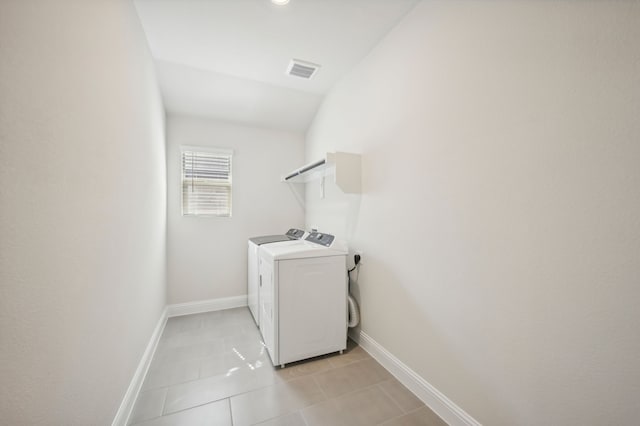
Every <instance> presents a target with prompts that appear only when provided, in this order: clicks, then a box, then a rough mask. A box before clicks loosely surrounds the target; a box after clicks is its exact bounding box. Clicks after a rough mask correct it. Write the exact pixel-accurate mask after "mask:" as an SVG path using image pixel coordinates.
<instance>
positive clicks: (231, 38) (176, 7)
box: [135, 0, 417, 131]
mask: <svg viewBox="0 0 640 426" xmlns="http://www.w3.org/2000/svg"><path fill="white" fill-rule="evenodd" d="M415 3H417V0H291V1H290V3H289V4H287V5H285V6H277V5H274V4H272V3H271V2H270V0H135V4H136V7H137V9H138V14H139V16H140V19H141V21H142V25H143V27H144V30H145V33H146V35H147V39H148V41H149V45H150V47H151V52H152V54H153V56H154V58H155V59H156V65H157V71H158V79H159V82H160V88H161V91H162V94H163V98H164V102H165V107H166V108H167V111H168V112H169V113H177V114H189V115H196V116H205V117H212V118H218V119H223V120H228V121H234V122H240V123H245V124H251V125H258V126H263V127H272V128H280V129H288V130H293V131H305V130H306V129H307V128H308V126H309V124H310V123H311V120H312V119H313V116H314V114H315V112H316V110H317V108H318V106H319V104H320V102H321V101H322V97H323V96H324V94H325V93H326V92H327V91H328V90H329V89H330V88H331V87H332V86H333V85H334V84H335V83H336V82H337V81H338V80H339V79H340V77H342V76H343V75H344V74H345V73H346V72H348V71H349V70H351V69H352V68H353V67H354V66H355V65H356V64H357V63H358V62H359V61H360V60H361V59H362V58H363V57H364V56H366V55H367V53H368V52H369V51H370V50H371V49H372V48H373V47H374V46H375V45H376V44H377V43H378V42H379V41H380V40H381V39H382V38H383V37H384V36H385V35H386V34H387V33H388V32H389V30H391V28H393V27H394V26H395V25H396V23H397V22H398V21H399V20H400V19H401V18H402V17H403V16H404V15H405V14H406V13H407V12H408V11H409V10H410V9H411V8H412V7H413V6H414V5H415ZM293 58H296V59H301V60H304V61H308V62H313V63H316V64H320V65H321V68H320V70H319V71H318V72H317V73H316V75H315V76H314V77H313V78H312V79H311V80H304V79H300V78H297V77H292V76H288V75H286V69H287V66H288V65H289V62H290V60H291V59H293Z"/></svg>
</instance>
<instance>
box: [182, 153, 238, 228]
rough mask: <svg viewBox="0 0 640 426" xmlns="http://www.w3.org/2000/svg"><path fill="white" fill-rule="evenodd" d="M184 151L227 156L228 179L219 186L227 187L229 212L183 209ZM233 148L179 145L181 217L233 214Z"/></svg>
mask: <svg viewBox="0 0 640 426" xmlns="http://www.w3.org/2000/svg"><path fill="white" fill-rule="evenodd" d="M185 152H194V153H206V154H214V155H215V154H219V155H221V156H228V157H229V180H228V182H225V183H224V184H221V185H220V186H227V187H229V204H228V207H229V213H228V214H215V213H187V212H185V209H184V192H183V187H184V181H183V178H184V170H183V157H184V153H185ZM233 157H234V152H233V149H229V148H217V147H209V146H196V145H180V155H179V159H178V161H179V163H180V164H179V169H178V170H179V173H180V182H179V184H180V215H181V217H195V218H198V217H202V218H231V217H232V216H233Z"/></svg>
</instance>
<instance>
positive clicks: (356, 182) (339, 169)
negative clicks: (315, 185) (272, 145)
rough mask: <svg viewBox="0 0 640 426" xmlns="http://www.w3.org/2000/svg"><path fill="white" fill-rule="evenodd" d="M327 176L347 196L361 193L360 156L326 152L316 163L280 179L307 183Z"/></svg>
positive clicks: (306, 165)
mask: <svg viewBox="0 0 640 426" xmlns="http://www.w3.org/2000/svg"><path fill="white" fill-rule="evenodd" d="M327 176H333V177H334V182H335V184H336V185H337V186H338V187H339V188H340V189H341V190H342V192H345V193H347V194H357V193H360V191H361V165H360V154H350V153H347V152H328V153H327V154H326V156H325V157H324V158H323V159H321V160H318V161H314V162H312V163H309V164H305V165H304V166H302V167H300V168H298V169H296V170H294V171H293V172H291V173H289V174H287V175H286V176H284V177H283V178H282V181H283V182H289V183H307V182H312V181H314V180H318V179H321V178H324V177H327Z"/></svg>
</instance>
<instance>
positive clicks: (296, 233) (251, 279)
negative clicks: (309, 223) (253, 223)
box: [247, 228, 306, 326]
mask: <svg viewBox="0 0 640 426" xmlns="http://www.w3.org/2000/svg"><path fill="white" fill-rule="evenodd" d="M305 235H306V233H305V232H304V231H303V230H301V229H295V228H291V229H289V230H288V231H287V233H286V234H283V235H263V236H260V237H253V238H249V252H248V254H247V304H248V305H249V310H250V311H251V315H253V319H254V321H255V322H256V325H258V326H259V325H260V315H259V311H258V307H259V297H260V293H259V291H258V285H259V276H260V270H259V265H258V262H259V261H260V259H259V258H258V250H259V249H260V246H261V245H263V244H274V243H279V242H286V241H296V240H299V239H301V238H303V237H304V236H305Z"/></svg>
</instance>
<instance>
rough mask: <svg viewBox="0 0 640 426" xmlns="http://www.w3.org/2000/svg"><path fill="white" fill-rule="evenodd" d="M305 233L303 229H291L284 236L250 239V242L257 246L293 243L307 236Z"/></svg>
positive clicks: (264, 236)
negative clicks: (283, 242)
mask: <svg viewBox="0 0 640 426" xmlns="http://www.w3.org/2000/svg"><path fill="white" fill-rule="evenodd" d="M305 234H306V233H305V232H304V231H303V230H302V229H296V228H291V229H289V230H288V231H287V233H286V234H284V235H263V236H259V237H253V238H249V241H251V242H252V243H254V244H255V245H258V246H260V245H262V244H269V243H278V242H280V241H292V240H299V239H301V238H302V237H304V236H305Z"/></svg>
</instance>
